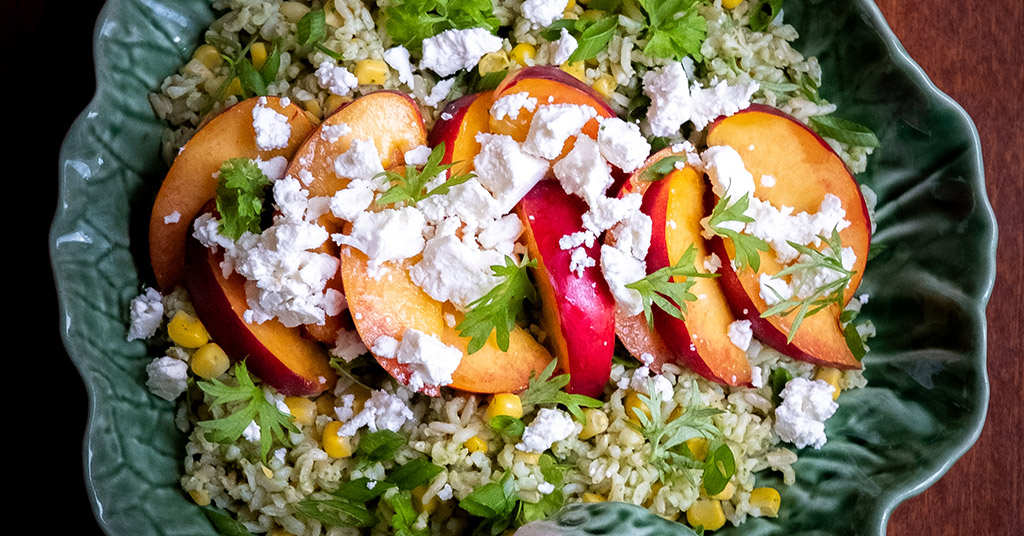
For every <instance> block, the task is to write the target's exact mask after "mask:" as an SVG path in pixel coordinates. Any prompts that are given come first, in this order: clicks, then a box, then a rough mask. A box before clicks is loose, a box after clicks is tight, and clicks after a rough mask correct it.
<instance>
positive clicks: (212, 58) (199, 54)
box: [192, 45, 224, 70]
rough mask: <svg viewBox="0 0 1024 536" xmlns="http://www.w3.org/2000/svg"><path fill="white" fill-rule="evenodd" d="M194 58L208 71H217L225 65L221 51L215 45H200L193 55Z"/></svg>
mask: <svg viewBox="0 0 1024 536" xmlns="http://www.w3.org/2000/svg"><path fill="white" fill-rule="evenodd" d="M192 57H193V58H195V59H197V60H199V61H200V62H202V63H203V65H205V66H206V68H208V69H211V70H212V69H216V68H217V67H220V66H221V64H222V63H224V58H222V57H220V51H218V50H217V47H215V46H213V45H199V48H197V49H196V51H195V52H194V53H193V54H192Z"/></svg>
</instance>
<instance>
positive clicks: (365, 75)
mask: <svg viewBox="0 0 1024 536" xmlns="http://www.w3.org/2000/svg"><path fill="white" fill-rule="evenodd" d="M355 75H356V80H358V81H359V85H361V86H365V85H371V84H376V85H380V84H383V83H384V82H385V81H386V80H387V79H388V64H386V63H384V60H371V59H367V60H359V61H358V62H356V72H355Z"/></svg>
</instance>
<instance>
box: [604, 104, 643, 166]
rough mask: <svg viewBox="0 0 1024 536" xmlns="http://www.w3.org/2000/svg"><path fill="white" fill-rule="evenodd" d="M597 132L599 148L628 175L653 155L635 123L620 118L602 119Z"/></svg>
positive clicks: (613, 163)
mask: <svg viewBox="0 0 1024 536" xmlns="http://www.w3.org/2000/svg"><path fill="white" fill-rule="evenodd" d="M600 121H601V127H600V128H599V129H598V131H597V146H598V148H600V149H601V155H602V156H604V158H605V159H606V160H608V162H609V163H611V164H612V165H613V166H615V167H617V168H619V169H621V170H622V171H625V172H627V173H629V172H632V171H634V170H635V169H637V168H638V167H640V166H641V165H643V163H644V161H645V160H647V157H648V156H649V155H650V154H651V144H650V143H647V138H644V135H643V134H642V133H641V132H640V127H639V126H637V125H636V124H635V123H630V122H628V121H623V120H622V119H619V118H618V117H610V118H605V119H601V120H600Z"/></svg>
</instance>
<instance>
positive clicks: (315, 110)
mask: <svg viewBox="0 0 1024 536" xmlns="http://www.w3.org/2000/svg"><path fill="white" fill-rule="evenodd" d="M302 107H303V108H305V109H306V111H307V112H309V113H311V114H313V115H315V116H318V117H319V116H320V112H321V110H320V103H319V102H317V101H316V99H309V100H304V101H302Z"/></svg>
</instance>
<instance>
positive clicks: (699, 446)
mask: <svg viewBox="0 0 1024 536" xmlns="http://www.w3.org/2000/svg"><path fill="white" fill-rule="evenodd" d="M686 448H688V449H690V453H691V454H693V459H695V460H697V461H698V462H702V461H704V458H705V457H706V456H707V455H708V440H707V439H705V438H703V437H694V438H691V439H687V440H686Z"/></svg>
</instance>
